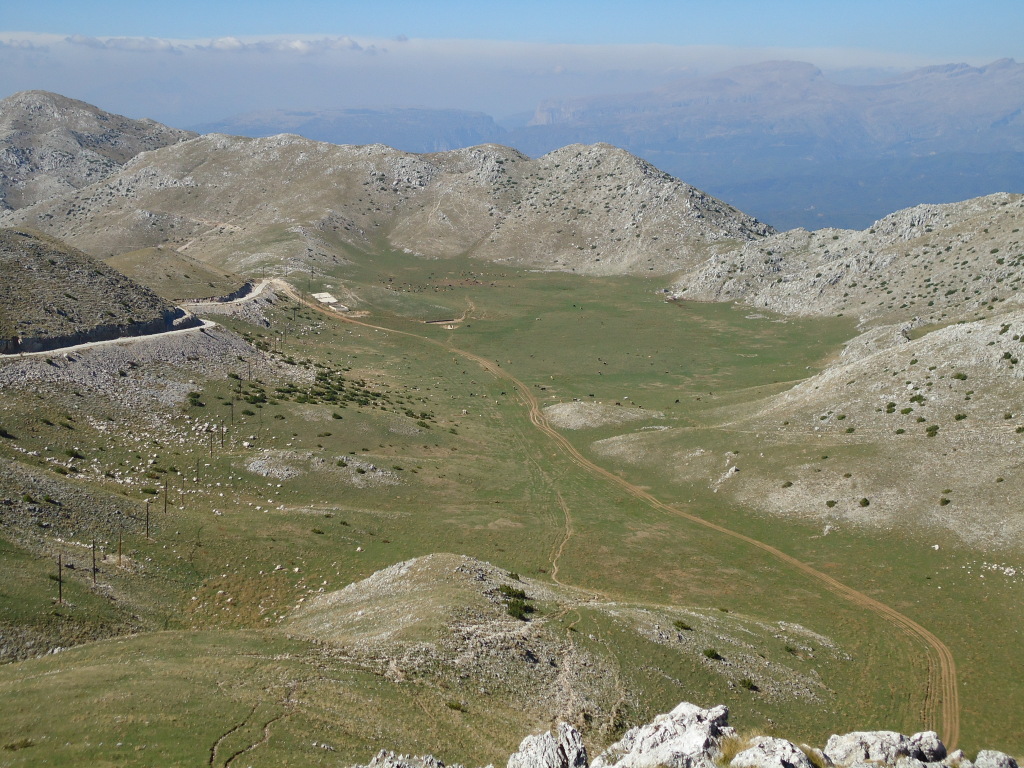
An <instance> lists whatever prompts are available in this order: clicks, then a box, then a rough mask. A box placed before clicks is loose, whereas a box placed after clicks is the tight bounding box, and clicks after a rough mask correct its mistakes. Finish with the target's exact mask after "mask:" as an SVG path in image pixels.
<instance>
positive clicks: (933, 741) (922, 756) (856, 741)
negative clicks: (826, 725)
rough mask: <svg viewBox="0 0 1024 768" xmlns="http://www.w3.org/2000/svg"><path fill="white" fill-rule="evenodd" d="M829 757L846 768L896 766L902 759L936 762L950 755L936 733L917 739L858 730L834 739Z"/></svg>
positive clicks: (831, 739) (882, 732)
mask: <svg viewBox="0 0 1024 768" xmlns="http://www.w3.org/2000/svg"><path fill="white" fill-rule="evenodd" d="M825 754H826V755H827V756H828V758H829V759H830V760H831V761H832V762H833V763H835V764H836V765H838V766H843V767H844V768H846V767H848V766H852V765H854V764H856V763H865V762H867V763H883V764H885V765H895V764H896V762H897V761H898V760H899V759H900V758H901V757H902V758H914V759H915V760H920V761H921V762H925V763H930V762H935V761H938V760H942V758H944V757H945V756H946V747H945V746H944V745H943V743H942V742H941V741H940V740H939V737H938V735H937V734H936V733H935V732H934V731H924V732H923V733H915V734H914V735H913V736H905V735H904V734H902V733H896V732H895V731H854V732H853V733H847V734H845V735H843V736H830V737H829V740H828V743H827V744H826V745H825ZM908 768H909V767H908Z"/></svg>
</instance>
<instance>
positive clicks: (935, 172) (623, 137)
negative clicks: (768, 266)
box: [196, 59, 1024, 229]
mask: <svg viewBox="0 0 1024 768" xmlns="http://www.w3.org/2000/svg"><path fill="white" fill-rule="evenodd" d="M1022 110H1024V65H1022V64H1018V63H1016V62H1015V61H1012V60H1009V59H1004V60H1000V61H997V62H994V63H992V64H989V65H987V66H983V67H972V66H968V65H966V64H950V65H945V66H938V67H927V68H924V69H919V70H915V71H912V72H909V73H906V74H904V75H900V76H898V77H895V78H891V79H889V80H886V81H883V82H878V83H874V84H870V85H851V84H845V83H840V82H836V81H834V80H830V79H829V78H828V77H826V76H825V75H824V74H823V73H822V72H821V71H820V70H819V69H818V68H816V67H815V66H813V65H811V64H805V63H800V62H766V63H763V64H757V65H751V66H745V67H738V68H736V69H732V70H729V71H726V72H723V73H720V74H717V75H714V76H709V77H700V78H696V77H695V78H687V79H685V80H680V81H678V82H676V83H674V84H672V85H669V86H666V87H664V88H660V89H657V90H654V91H648V92H644V93H635V94H624V95H616V96H605V97H600V98H588V99H575V100H562V101H557V102H547V103H544V104H541V105H540V106H539V107H538V108H537V110H536V111H535V113H534V114H533V115H532V116H530V117H529V118H525V117H524V118H523V119H521V120H519V121H518V122H512V123H511V124H509V123H506V125H505V126H501V125H498V124H497V123H496V122H495V121H494V120H493V119H492V118H491V117H489V116H488V115H484V114H482V113H478V112H476V113H475V112H462V111H458V110H431V109H388V110H369V109H362V110H356V109H324V110H315V111H309V112H287V111H276V112H266V113H260V114H255V115H247V116H243V117H238V118H232V119H227V120H224V121H221V122H219V123H216V124H209V125H203V126H196V129H197V130H200V131H203V132H208V131H214V130H215V131H220V132H224V133H234V134H239V135H245V136H266V135H272V134H275V133H282V132H289V133H298V134H301V135H303V136H306V137H308V138H312V139H317V140H321V141H329V142H332V143H341V144H368V143H383V144H388V145H390V146H394V147H396V148H398V149H403V150H406V151H410V152H434V151H444V150H448V149H457V148H460V147H465V146H472V145H475V144H482V143H501V144H507V145H509V146H512V147H515V148H516V149H519V150H520V151H522V152H525V153H526V154H529V155H534V156H537V155H541V154H544V153H546V152H549V151H552V150H554V149H556V148H558V147H561V146H564V145H566V144H571V143H576V142H583V143H595V142H607V143H610V144H614V145H617V146H620V147H623V148H624V149H627V150H629V151H630V152H632V153H634V154H637V155H639V156H641V157H643V158H645V159H646V160H648V161H650V162H651V163H653V164H654V165H656V166H658V167H659V168H661V169H663V170H665V171H667V172H669V173H671V174H673V175H675V176H677V177H679V178H681V179H683V180H684V181H686V182H688V183H690V184H693V185H695V186H697V187H700V188H701V189H704V190H706V191H708V192H709V193H711V194H713V195H715V196H717V197H720V198H722V199H724V200H727V201H728V202H729V203H731V204H733V205H735V206H737V207H738V208H740V209H742V210H744V211H746V212H747V213H750V214H751V215H753V216H756V217H758V218H759V219H761V220H762V221H767V222H769V223H770V224H772V225H773V226H775V227H776V228H778V229H788V228H791V227H797V226H804V227H808V228H819V227H822V226H836V227H849V228H863V227H867V226H869V225H870V224H871V222H872V221H874V220H876V219H878V218H881V217H882V216H885V215H887V214H888V213H890V212H892V211H894V210H897V209H900V208H905V207H908V206H911V205H915V204H918V203H923V202H930V203H939V202H953V201H956V200H963V199H966V198H969V197H975V196H979V195H984V194H988V193H991V192H999V191H1005V192H1024V115H1022Z"/></svg>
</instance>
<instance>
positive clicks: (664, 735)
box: [593, 702, 735, 768]
mask: <svg viewBox="0 0 1024 768" xmlns="http://www.w3.org/2000/svg"><path fill="white" fill-rule="evenodd" d="M733 735H735V731H733V729H732V728H730V727H729V710H728V708H727V707H724V706H721V705H719V706H717V707H714V708H713V709H701V708H700V707H698V706H696V705H695V704H689V703H687V702H683V703H682V704H680V705H679V706H677V707H676V708H675V709H673V710H672V711H671V712H669V713H668V714H666V715H658V716H657V717H656V718H654V721H653V722H651V723H648V724H647V725H641V726H637V727H636V728H631V729H629V731H627V732H626V735H625V736H623V737H622V738H621V739H620V740H619V741H617V742H616V743H614V744H612V745H611V746H610V747H609V748H608V749H606V750H605V751H604V752H602V753H601V754H600V755H598V756H597V758H596V759H595V760H594V762H593V768H613V767H614V768H656V766H666V767H667V768H693V767H694V766H704V767H706V768H713V766H714V762H713V761H714V759H715V757H716V756H717V754H718V752H719V744H720V743H721V740H722V739H723V738H724V737H726V736H733Z"/></svg>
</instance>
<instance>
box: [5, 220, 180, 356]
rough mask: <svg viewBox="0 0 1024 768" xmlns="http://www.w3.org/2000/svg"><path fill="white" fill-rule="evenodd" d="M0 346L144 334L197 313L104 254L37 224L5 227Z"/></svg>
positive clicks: (39, 346)
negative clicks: (42, 231)
mask: <svg viewBox="0 0 1024 768" xmlns="http://www.w3.org/2000/svg"><path fill="white" fill-rule="evenodd" d="M0 275H3V279H2V280H0V352H4V353H12V352H38V351H43V350H47V349H56V348H58V347H62V346H68V345H71V344H80V343H82V342H86V341H101V340H105V339H115V338H119V337H121V336H140V335H144V334H150V333H159V332H161V331H166V330H171V329H172V328H175V327H189V326H192V325H197V324H198V322H199V321H198V320H197V319H196V318H195V317H193V316H192V315H190V314H188V313H186V312H185V311H184V310H182V309H179V308H177V307H174V306H172V305H171V304H170V303H168V302H166V301H164V300H163V299H161V298H160V297H158V296H157V295H156V294H155V293H153V292H152V291H150V290H148V289H146V288H143V287H142V286H141V285H138V284H137V283H134V282H132V281H131V280H129V279H128V278H127V277H125V276H124V275H122V274H121V273H119V272H117V271H116V270H114V269H111V268H110V267H108V266H106V265H105V264H103V263H102V262H99V261H97V260H96V259H93V258H92V257H90V256H87V255H86V254H84V253H81V252H80V251H76V250H75V249H73V248H69V247H68V246H66V245H64V244H63V243H61V242H59V241H57V240H54V239H52V238H48V237H40V236H37V235H35V234H33V233H31V232H24V231H19V230H12V229H7V230H0Z"/></svg>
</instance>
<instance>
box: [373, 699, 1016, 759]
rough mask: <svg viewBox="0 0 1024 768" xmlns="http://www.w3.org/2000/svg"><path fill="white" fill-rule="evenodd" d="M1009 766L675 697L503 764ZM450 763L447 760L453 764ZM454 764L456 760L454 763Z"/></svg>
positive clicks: (549, 741) (903, 740)
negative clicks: (821, 737)
mask: <svg viewBox="0 0 1024 768" xmlns="http://www.w3.org/2000/svg"><path fill="white" fill-rule="evenodd" d="M588 766H590V768H722V767H723V766H728V768H862V767H863V768H868V766H876V767H877V766H886V767H887V768H889V767H892V768H1017V761H1016V760H1015V759H1014V758H1013V757H1011V756H1010V755H1007V754H1005V753H1003V752H998V751H995V750H981V751H980V752H979V753H978V755H977V757H976V759H975V760H973V761H972V760H968V759H967V756H966V755H965V754H964V753H963V752H961V751H960V750H957V751H954V752H951V753H947V751H946V746H945V745H944V744H943V743H942V741H941V740H940V739H939V736H938V734H937V733H935V732H934V731H923V732H921V733H915V734H913V735H912V736H906V735H904V734H901V733H896V732H894V731H856V732H853V733H848V734H845V735H835V736H832V737H831V738H829V740H828V743H827V744H826V745H825V747H824V749H818V748H816V747H812V746H809V745H807V744H799V745H798V744H794V743H793V742H790V741H787V740H785V739H779V738H774V737H771V736H741V735H740V734H739V733H738V732H737V731H736V730H735V729H734V728H732V727H731V726H730V725H729V710H728V708H727V707H724V706H717V707H714V708H712V709H701V708H700V707H698V706H696V705H695V704H690V703H688V702H683V703H681V704H679V705H678V706H677V707H676V708H675V709H673V710H672V711H671V712H668V713H666V714H663V715H658V716H657V717H655V718H654V720H653V721H652V722H650V723H647V724H645V725H639V726H636V727H634V728H631V729H629V730H628V731H627V732H626V734H625V735H624V736H623V737H622V738H621V739H620V740H619V741H617V742H615V743H614V744H612V745H611V746H610V747H608V748H607V749H606V750H604V751H603V752H601V754H599V755H598V756H597V757H595V758H594V760H593V761H590V760H589V759H588V754H587V748H586V746H585V745H584V743H583V737H582V735H581V734H580V732H579V731H577V730H576V729H575V728H574V727H573V726H572V725H570V724H568V723H559V724H558V726H557V727H556V728H555V731H554V732H553V733H551V732H547V733H539V734H536V735H532V736H527V737H526V738H525V739H523V741H522V743H521V744H520V745H519V749H518V751H516V752H515V753H514V754H513V755H511V756H510V757H509V759H508V768H587V767H588ZM365 768H444V763H442V762H441V761H440V760H438V759H437V758H435V757H433V756H429V755H428V756H424V757H409V756H406V755H398V754H395V753H393V752H389V751H388V750H381V751H380V752H379V753H378V754H377V755H376V756H375V757H374V758H373V759H372V760H371V761H370V762H369V764H368V765H367V766H366V767H365ZM452 768H455V767H454V766H453V767H452ZM460 768H461V767H460Z"/></svg>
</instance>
